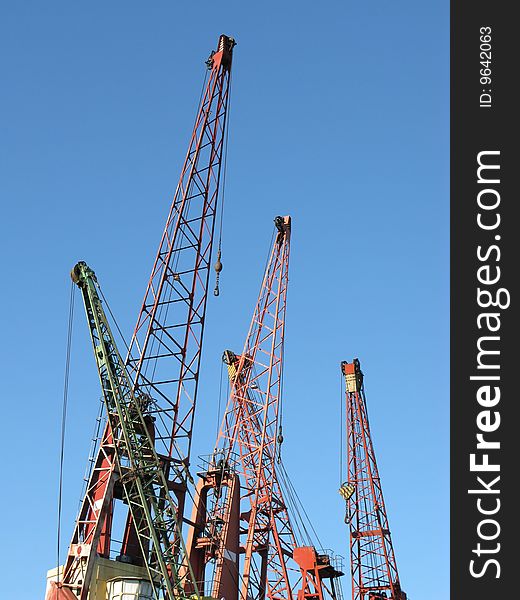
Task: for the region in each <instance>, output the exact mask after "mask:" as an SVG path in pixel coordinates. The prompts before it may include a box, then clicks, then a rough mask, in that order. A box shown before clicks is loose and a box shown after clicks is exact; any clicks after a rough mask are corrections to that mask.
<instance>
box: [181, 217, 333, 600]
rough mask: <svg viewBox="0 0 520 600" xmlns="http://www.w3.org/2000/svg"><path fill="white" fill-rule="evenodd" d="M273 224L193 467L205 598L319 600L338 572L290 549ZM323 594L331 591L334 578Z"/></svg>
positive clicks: (283, 243)
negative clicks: (241, 342)
mask: <svg viewBox="0 0 520 600" xmlns="http://www.w3.org/2000/svg"><path fill="white" fill-rule="evenodd" d="M275 226H276V232H275V239H274V243H273V246H272V249H271V253H270V257H269V260H268V264H267V267H266V271H265V274H264V278H263V282H262V286H261V290H260V294H259V297H258V301H257V303H256V307H255V310H254V313H253V319H252V321H251V325H250V328H249V332H248V335H247V339H246V343H245V346H244V349H243V352H242V354H240V355H237V354H235V353H233V352H232V351H230V350H227V351H225V352H224V356H223V360H224V362H225V363H226V364H227V367H228V374H229V379H230V384H231V392H230V398H229V401H228V405H227V408H226V411H225V414H224V417H223V420H222V424H221V427H220V432H219V435H218V439H217V443H216V446H215V451H214V453H213V455H212V456H211V457H210V458H209V460H208V464H207V468H206V470H205V471H204V472H202V473H200V475H201V479H200V480H199V484H198V488H197V490H198V501H196V503H195V506H194V514H193V517H192V520H193V522H194V523H195V528H194V530H193V532H190V535H189V536H188V538H187V551H188V554H189V557H190V560H191V563H192V565H193V570H194V573H195V577H196V579H197V580H203V579H204V567H205V564H206V563H207V562H208V561H209V560H210V559H214V560H215V571H214V579H213V586H212V594H211V595H212V596H213V597H225V598H226V600H238V598H240V599H241V600H246V599H250V598H251V599H254V600H263V599H264V598H266V597H267V598H270V599H282V598H283V599H284V600H290V599H292V598H293V595H294V589H295V587H297V586H298V585H299V584H300V590H299V591H298V599H299V600H304V598H309V599H310V598H313V599H314V598H323V595H324V594H326V593H327V592H326V590H325V589H324V588H325V586H324V580H326V579H334V578H335V577H338V576H339V575H341V574H342V573H340V572H338V571H336V570H335V569H334V568H333V567H332V566H331V564H330V561H329V557H328V556H324V555H318V553H317V552H316V550H315V549H314V548H312V547H311V548H300V547H298V544H297V540H296V537H295V534H294V531H293V527H292V524H291V521H290V517H289V511H288V508H287V505H286V503H285V500H284V497H283V493H282V489H281V486H280V482H279V477H278V473H277V470H276V463H277V459H278V446H279V444H281V442H282V441H283V437H282V430H281V422H280V404H281V393H282V377H283V348H284V332H285V312H286V299H287V285H288V267H289V250H290V234H291V220H290V217H276V219H275ZM209 498H211V500H209ZM239 556H242V559H240V558H239ZM330 590H331V591H330ZM328 593H329V595H331V596H332V597H333V598H335V597H336V596H335V591H334V584H333V583H332V582H331V586H330V588H329V592H328Z"/></svg>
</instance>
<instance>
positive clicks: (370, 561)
mask: <svg viewBox="0 0 520 600" xmlns="http://www.w3.org/2000/svg"><path fill="white" fill-rule="evenodd" d="M341 371H342V373H343V375H344V377H345V382H346V427H347V470H348V478H347V481H346V482H345V483H344V484H343V485H342V489H340V492H341V493H342V495H343V496H344V497H345V498H346V501H347V515H346V521H347V522H348V523H349V526H350V558H351V572H352V599H353V600H380V599H383V598H390V599H391V600H406V594H405V592H403V591H402V590H401V585H400V582H399V574H398V571H397V563H396V560H395V554H394V548H393V544H392V538H391V535H390V528H389V526H388V517H387V513H386V507H385V502H384V499H383V490H382V487H381V479H380V477H379V471H378V468H377V462H376V455H375V452H374V446H373V444H372V437H371V435H370V426H369V422H368V413H367V406H366V398H365V391H364V386H363V373H362V372H361V368H360V364H359V360H358V359H354V361H353V362H352V363H348V362H345V361H344V362H342V363H341Z"/></svg>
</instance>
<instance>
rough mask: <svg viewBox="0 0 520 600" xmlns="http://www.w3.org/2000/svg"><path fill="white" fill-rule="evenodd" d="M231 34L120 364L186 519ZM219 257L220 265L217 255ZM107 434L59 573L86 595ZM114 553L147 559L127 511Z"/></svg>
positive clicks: (104, 538) (102, 530)
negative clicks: (125, 356)
mask: <svg viewBox="0 0 520 600" xmlns="http://www.w3.org/2000/svg"><path fill="white" fill-rule="evenodd" d="M234 45H235V42H234V40H233V38H230V37H228V36H225V35H221V36H220V38H219V41H218V46H217V49H216V51H214V52H212V53H211V55H210V57H209V59H208V61H207V63H206V64H207V66H208V71H209V76H208V77H207V81H206V83H205V87H204V90H203V93H202V96H201V102H200V105H199V109H198V113H197V117H196V120H195V126H194V129H193V133H192V136H191V139H190V143H189V147H188V152H187V155H186V159H185V161H184V165H183V168H182V172H181V176H180V180H179V184H178V186H177V189H176V191H175V195H174V198H173V202H172V204H171V208H170V212H169V214H168V219H167V222H166V226H165V229H164V233H163V235H162V239H161V243H160V245H159V250H158V253H157V256H156V259H155V262H154V265H153V269H152V274H151V276H150V280H149V283H148V287H147V290H146V294H145V298H144V301H143V304H142V307H141V311H140V314H139V318H138V320H137V325H136V328H135V332H134V334H133V337H132V341H131V344H130V350H129V354H128V359H127V361H126V367H127V370H128V372H129V375H130V377H131V379H132V381H133V390H132V393H133V394H134V395H136V396H139V397H140V398H146V400H147V401H146V404H147V413H146V415H147V420H148V422H149V424H150V435H151V436H152V437H153V439H154V440H155V447H156V451H157V454H158V455H159V458H160V459H161V460H162V461H163V463H164V470H165V474H166V477H167V479H168V482H169V487H170V490H171V491H173V492H174V493H175V495H176V498H177V519H178V522H182V519H183V513H184V504H185V494H186V486H187V479H189V478H190V475H189V471H188V466H189V460H190V448H191V439H192V429H193V418H194V413H195V405H196V399H197V388H198V381H199V367H200V358H201V351H202V340H203V333H204V321H205V311H206V301H207V292H208V283H209V275H210V264H211V255H212V249H213V237H214V228H215V221H216V215H217V200H218V195H219V189H220V187H221V186H220V178H221V177H220V176H221V169H222V165H223V160H224V145H225V130H226V121H227V112H228V105H229V89H230V77H231V63H232V56H233V47H234ZM218 263H219V264H220V256H219V260H218ZM117 477H118V475H117V473H116V462H115V460H114V447H113V444H112V433H111V430H110V426H109V424H107V426H106V428H105V430H104V433H103V435H102V437H101V440H100V443H99V446H98V449H97V453H96V456H95V458H94V460H93V465H92V468H91V470H90V475H89V478H88V482H87V486H86V492H85V495H84V498H83V501H82V504H81V508H80V511H79V515H78V518H77V521H76V526H75V529H74V533H73V537H72V541H71V544H70V547H69V551H68V555H67V559H66V562H65V565H64V569H63V575H62V577H61V584H62V585H63V586H64V587H68V588H69V589H73V590H74V591H75V593H76V594H77V596H78V597H79V598H80V599H81V600H86V598H87V594H88V590H89V584H90V581H91V578H92V573H93V568H94V559H95V558H96V557H103V558H107V559H108V558H109V557H110V555H111V551H113V543H112V527H113V513H114V501H115V500H121V499H122V493H121V489H120V486H118V484H117ZM119 560H120V561H121V562H127V563H132V564H136V565H139V564H143V561H145V560H147V557H146V556H143V554H142V551H141V549H140V546H139V544H138V541H137V537H136V533H135V529H134V527H133V524H132V519H131V517H130V516H129V517H128V518H127V522H126V526H125V528H124V534H123V544H122V548H121V549H120V555H119Z"/></svg>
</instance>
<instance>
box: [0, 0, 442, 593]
mask: <svg viewBox="0 0 520 600" xmlns="http://www.w3.org/2000/svg"><path fill="white" fill-rule="evenodd" d="M182 4H183V5H181V3H174V2H165V1H159V0H158V1H156V2H153V3H148V4H145V3H142V2H135V1H126V2H121V1H113V2H110V3H101V2H90V3H83V4H81V5H80V4H79V3H70V2H59V1H53V2H46V3H41V2H34V1H32V2H31V1H26V2H23V3H10V4H8V3H2V6H1V8H0V56H1V57H2V58H1V59H0V61H1V62H0V74H1V81H2V92H1V94H0V125H1V140H2V142H1V144H0V198H1V201H2V219H1V226H2V232H1V239H0V244H1V248H0V250H1V252H0V256H1V259H0V260H1V261H2V262H1V269H2V276H3V281H4V284H3V293H2V297H1V300H0V302H1V314H2V329H3V332H4V342H3V344H2V348H1V350H0V353H1V362H0V364H1V365H2V373H3V377H2V379H3V381H2V384H3V385H2V388H3V389H2V395H3V397H4V401H3V407H4V428H3V435H2V446H3V450H2V453H3V456H4V465H3V471H4V472H3V481H4V486H3V488H4V492H3V494H2V496H1V499H0V503H1V505H2V507H1V510H0V514H1V515H2V525H1V530H2V538H3V539H4V540H7V543H4V544H3V545H2V548H1V549H0V560H1V562H2V564H4V565H5V568H6V569H7V571H8V572H9V576H10V578H11V579H12V581H17V582H22V589H21V591H20V592H18V595H17V598H19V600H32V599H33V598H38V597H41V598H43V590H44V579H45V572H46V570H47V569H48V568H52V567H53V566H54V565H55V563H56V558H55V553H56V552H55V548H56V505H57V481H58V454H59V427H60V411H61V396H62V392H63V374H64V359H65V342H66V325H67V309H68V294H69V287H70V280H69V275H68V273H69V270H70V268H71V267H72V265H73V264H74V263H75V261H77V260H78V259H84V260H86V261H87V262H88V263H89V264H91V265H92V266H93V267H94V268H95V270H96V272H97V273H98V276H99V279H100V281H101V283H102V286H103V290H104V293H105V295H106V296H107V298H108V299H109V301H110V304H111V307H112V309H113V310H114V312H115V313H116V314H117V318H118V321H119V323H120V325H121V327H122V329H123V331H124V332H125V333H126V334H127V335H128V336H129V335H130V333H131V330H132V328H133V326H134V322H135V319H136V317H137V310H138V307H139V304H140V302H141V300H142V296H143V294H144V290H145V284H146V281H147V278H148V276H149V271H150V269H151V262H152V259H153V256H154V254H155V252H156V249H157V245H158V243H159V238H160V234H161V232H162V228H163V224H164V221H165V218H166V213H167V209H168V206H169V202H170V199H171V196H172V194H173V191H174V189H175V185H176V183H177V178H178V175H179V171H180V166H181V161H182V159H183V156H184V153H185V150H186V147H187V141H188V136H189V134H190V131H191V128H192V125H193V118H194V113H195V108H196V103H197V100H198V97H199V93H200V89H201V85H202V80H203V77H204V68H205V67H204V61H205V59H206V58H207V55H208V54H209V51H210V50H212V49H213V47H214V45H215V43H216V40H217V38H218V35H219V34H220V33H226V34H229V35H232V36H234V37H235V38H236V39H237V41H238V45H237V47H236V50H235V61H234V73H233V89H232V102H231V116H230V133H229V136H230V137H229V152H228V170H227V182H226V214H225V224H224V239H223V257H222V260H223V263H224V271H223V272H222V277H221V295H220V297H219V298H218V299H215V298H213V297H212V298H211V299H210V303H209V306H208V324H207V329H206V340H205V342H206V345H205V358H204V366H203V371H202V377H203V383H202V389H201V395H200V398H199V399H200V404H199V412H198V418H197V424H196V435H197V441H196V443H195V451H194V455H195V454H198V453H201V454H202V453H207V452H209V451H210V449H211V447H212V445H213V442H214V438H215V428H216V412H217V409H216V404H217V401H218V384H219V375H220V355H221V352H222V350H223V349H225V348H234V349H240V348H241V347H242V344H243V340H244V337H245V334H246V331H247V326H248V321H249V319H250V314H251V312H252V309H253V304H254V302H255V300H256V295H257V292H258V287H259V284H260V278H261V270H262V268H263V265H264V261H265V255H266V252H267V248H268V244H269V241H270V239H271V231H272V219H273V217H274V216H275V215H278V214H291V215H292V218H293V236H292V254H291V268H290V275H291V280H290V289H289V297H288V314H287V332H286V372H285V408H284V436H285V442H284V450H283V452H284V459H285V464H286V467H287V470H288V472H289V473H290V474H291V477H292V479H293V483H294V484H295V486H296V488H297V489H298V491H299V494H300V497H301V499H302V501H303V502H304V504H305V507H306V509H307V512H308V513H309V515H310V516H311V517H312V520H313V523H314V526H315V528H316V529H317V531H318V533H319V535H320V538H321V540H322V542H323V543H324V545H325V546H326V547H330V548H334V549H335V550H336V551H337V552H338V553H340V554H343V555H344V556H346V555H347V540H348V533H347V530H346V526H345V525H344V524H343V506H342V504H341V500H340V498H339V495H338V494H337V487H338V479H339V474H338V470H339V453H340V441H339V427H338V421H339V418H340V414H341V413H340V410H341V408H340V403H341V398H340V392H339V389H340V381H339V379H340V375H339V363H340V361H341V360H344V359H348V360H351V359H352V358H353V357H359V358H360V360H361V365H362V368H363V371H364V373H365V382H366V392H367V399H368V405H369V406H368V408H369V414H370V421H371V427H372V433H373V437H374V443H375V448H376V453H377V457H378V462H379V467H380V472H381V477H382V481H383V487H384V493H385V498H386V502H387V508H388V511H389V519H390V525H391V529H392V533H393V540H394V546H395V550H396V555H397V560H398V565H399V570H400V575H401V580H402V584H403V587H404V589H405V590H406V591H407V592H408V594H409V597H410V598H411V600H414V599H415V600H418V599H419V598H421V600H433V599H434V598H435V600H438V598H442V597H448V560H449V555H448V551H449V537H448V535H449V530H448V527H449V513H448V477H449V468H448V383H449V377H448V361H449V345H448V328H449V320H448V310H449V301H448V291H449V290H448V275H449V271H448V253H449V246H448V225H449V223H448V208H449V206H448V182H449V179H448V163H449V152H448V141H449V139H448V131H449V114H448V110H449V96H448V94H449V89H448V58H449V46H448V40H449V38H448V36H449V28H448V27H449V23H448V15H449V13H448V10H449V7H448V3H447V2H428V3H425V2H421V3H418V2H412V1H402V0H398V1H397V2H393V3H387V2H374V1H368V2H362V3H360V2H331V1H327V2H319V3H311V2H303V1H300V2H286V3H278V2H271V1H265V2H262V3H256V4H255V5H252V4H251V3H241V2H226V3H221V4H220V5H219V4H215V3H209V2H199V3H193V4H192V5H191V6H188V3H182ZM70 385H71V389H70V401H69V402H70V405H69V420H68V425H67V444H66V458H65V472H64V477H65V480H64V482H65V483H64V485H65V489H64V505H63V521H62V529H63V542H62V544H63V546H66V545H67V544H68V541H69V537H70V534H71V532H72V527H73V522H74V518H75V515H76V511H77V507H78V499H79V495H80V491H81V485H82V477H83V472H84V469H85V465H86V459H87V455H88V448H89V440H90V437H91V433H92V431H93V427H94V418H95V413H96V411H97V407H98V401H97V400H98V398H99V389H98V383H97V380H96V374H95V369H94V362H93V359H92V357H91V356H90V348H89V342H88V338H87V330H86V326H85V323H84V320H83V315H82V314H81V311H80V310H78V311H77V319H76V323H75V329H74V343H73V354H72V367H71V384H70ZM345 579H346V580H345V582H344V589H345V591H346V592H347V597H348V590H349V582H348V580H347V578H345ZM432 582H435V585H433V584H432Z"/></svg>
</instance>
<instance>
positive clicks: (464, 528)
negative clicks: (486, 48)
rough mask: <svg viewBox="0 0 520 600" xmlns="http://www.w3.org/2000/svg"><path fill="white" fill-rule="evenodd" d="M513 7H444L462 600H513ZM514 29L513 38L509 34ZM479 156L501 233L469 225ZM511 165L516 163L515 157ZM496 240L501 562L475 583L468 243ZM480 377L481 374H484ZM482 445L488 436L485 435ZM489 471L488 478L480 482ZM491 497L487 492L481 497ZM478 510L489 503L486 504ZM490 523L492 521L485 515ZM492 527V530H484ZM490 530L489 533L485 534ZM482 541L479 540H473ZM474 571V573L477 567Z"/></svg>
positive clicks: (454, 548)
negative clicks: (486, 54)
mask: <svg viewBox="0 0 520 600" xmlns="http://www.w3.org/2000/svg"><path fill="white" fill-rule="evenodd" d="M514 8H515V6H514V3H512V2H505V1H502V2H497V1H495V2H491V1H489V2H482V1H468V0H465V1H460V0H459V1H455V0H454V1H452V4H451V148H450V150H451V315H450V316H451V390H450V391H451V425H450V431H451V525H450V529H451V543H450V549H451V597H452V598H453V599H457V600H459V599H464V600H466V599H467V600H479V599H480V598H482V599H484V598H485V599H486V600H490V599H491V600H494V599H502V598H504V599H506V598H507V599H509V598H520V567H519V566H516V563H517V562H518V557H520V538H519V530H520V528H519V525H518V521H519V517H518V516H516V512H517V511H516V507H517V505H520V494H518V493H517V492H515V488H516V487H518V486H517V485H516V484H517V483H520V473H519V471H520V465H517V463H520V456H519V450H518V444H519V443H520V426H519V425H520V421H519V420H518V419H517V418H516V415H517V405H518V404H519V403H520V397H519V393H518V391H517V390H516V389H515V388H516V387H518V384H517V383H516V380H517V379H518V382H519V384H520V368H519V366H517V365H516V364H515V362H516V361H515V358H516V355H517V354H518V350H517V347H516V346H517V337H518V335H519V333H520V329H519V327H518V319H517V309H516V306H517V297H518V293H517V287H518V284H517V278H518V277H517V271H518V269H517V267H516V259H517V257H518V258H519V259H520V253H519V246H520V244H519V241H520V228H519V227H518V226H517V222H516V221H515V218H514V215H515V214H516V213H517V212H518V210H517V209H518V207H519V205H520V194H519V192H518V190H517V189H515V188H517V187H520V185H519V184H518V183H517V179H518V178H520V156H519V153H518V151H517V148H516V140H517V139H520V138H519V137H518V135H519V127H518V120H519V119H518V115H517V111H516V104H517V99H516V97H515V93H516V92H515V88H516V87H519V86H518V72H519V71H520V69H519V67H518V64H517V63H518V62H519V59H520V52H519V51H518V47H517V46H516V41H515V40H516V39H517V38H518V37H519V35H518V32H517V31H515V29H516V30H517V29H518V28H519V25H518V24H517V23H516V22H515V19H514V18H513V10H514ZM481 27H491V29H492V33H491V36H492V40H491V46H492V49H491V53H492V56H491V71H492V73H491V78H492V82H491V91H492V93H491V96H492V104H491V107H490V108H487V107H486V108H483V107H480V105H479V104H480V102H479V98H480V94H481V93H482V92H483V88H488V87H489V86H487V85H485V86H483V85H482V84H481V82H480V69H481V68H482V66H481V65H480V35H481V33H480V28H481ZM515 33H516V34H517V35H516V37H515ZM485 150H499V151H500V158H499V160H500V184H499V185H498V186H496V189H497V190H499V193H500V206H499V208H498V209H497V211H498V212H500V215H501V224H500V231H498V230H497V231H494V232H485V231H483V230H481V229H480V228H479V227H478V225H477V220H476V216H477V212H478V207H477V200H476V199H477V195H478V192H479V190H480V189H482V184H481V185H479V184H478V182H477V166H478V165H477V156H478V153H479V152H481V151H485ZM517 159H519V160H517ZM497 232H498V233H499V235H500V236H501V239H500V241H499V242H498V244H499V245H500V252H501V256H500V261H499V262H494V260H493V259H494V258H495V257H496V254H495V253H493V255H492V259H490V261H489V264H492V265H495V266H496V265H499V266H500V269H501V279H500V282H499V284H497V286H495V287H504V288H506V289H508V290H509V292H510V294H511V305H510V307H509V308H508V309H505V310H500V309H499V310H500V313H501V315H500V318H501V329H500V332H499V333H498V334H497V335H500V338H501V339H500V343H499V349H500V352H501V353H500V356H499V359H498V360H499V361H500V371H499V373H500V376H501V381H500V383H499V385H500V388H501V400H500V403H499V405H498V406H497V408H496V409H493V410H499V412H500V418H501V424H500V427H499V429H498V430H497V432H496V433H494V434H493V435H494V438H493V439H496V440H499V441H500V443H501V448H500V450H494V451H490V452H489V455H490V461H491V460H492V461H493V462H496V461H498V463H499V464H500V473H497V474H496V475H500V478H501V479H500V483H499V485H498V486H495V487H499V489H500V494H499V497H500V502H501V508H500V511H499V512H498V513H497V515H495V516H494V518H496V520H497V521H498V522H499V524H500V528H501V531H500V535H499V537H498V538H497V540H495V541H494V542H492V541H489V542H487V544H488V547H489V548H491V547H492V546H493V544H496V543H497V542H499V543H500V550H499V551H498V552H497V553H496V554H489V555H487V556H488V557H489V558H495V559H497V560H498V562H499V563H500V577H499V578H496V577H495V575H496V574H497V570H496V568H495V567H494V566H491V565H490V566H488V568H487V569H486V570H485V573H484V575H483V576H482V577H480V578H475V577H473V576H472V575H471V574H470V571H469V563H470V561H471V560H472V558H473V559H477V560H479V561H480V562H479V563H476V565H477V567H478V565H480V566H482V565H483V561H484V560H485V557H484V555H482V556H481V557H480V559H479V558H478V557H477V556H476V555H475V554H474V553H472V550H473V549H475V548H476V545H477V543H478V542H479V538H478V534H477V526H478V523H479V521H480V520H481V519H483V518H486V517H485V516H483V515H481V514H480V513H479V512H478V510H477V507H476V499H477V497H478V495H471V494H468V490H469V489H474V488H475V487H478V486H476V485H475V482H476V476H477V475H480V474H479V473H472V472H471V471H470V459H469V456H470V454H471V453H472V452H475V451H476V450H475V446H476V443H477V440H476V434H477V432H478V431H479V430H478V429H477V424H476V418H477V414H478V413H479V411H481V410H483V408H482V407H480V406H479V405H478V403H477V401H476V391H477V389H478V387H479V386H480V385H481V384H480V383H477V382H474V381H470V379H469V378H470V376H471V375H475V374H483V372H482V371H477V368H476V365H477V362H476V357H477V347H476V343H477V339H478V337H479V336H481V335H484V333H483V332H482V331H479V329H478V327H477V316H478V314H479V312H482V311H483V309H479V307H478V305H477V287H478V286H479V282H478V281H477V270H478V268H479V267H480V266H482V265H483V264H486V263H483V262H481V261H479V260H478V258H477V246H479V245H481V246H482V247H483V248H484V247H486V245H489V244H492V243H496V242H495V240H494V239H493V238H494V236H495V234H496V233H497ZM487 373H489V371H487ZM489 437H490V439H491V437H492V436H489ZM489 475H490V474H488V477H487V479H489ZM491 497H495V496H492V495H487V496H483V498H486V499H487V498H491ZM487 506H491V504H488V505H487ZM490 518H491V517H490ZM490 527H491V526H490ZM489 531H491V529H490V530H489ZM481 543H482V544H483V547H486V546H484V544H485V543H486V542H483V541H482V542H481ZM476 570H478V568H476ZM434 581H435V565H432V586H433V587H434V585H435V583H434Z"/></svg>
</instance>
